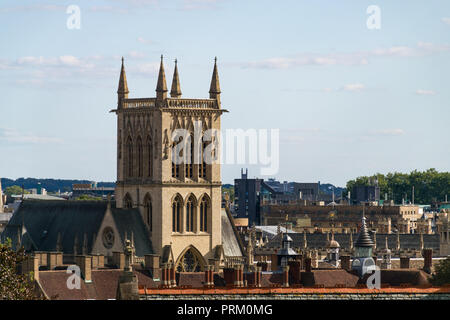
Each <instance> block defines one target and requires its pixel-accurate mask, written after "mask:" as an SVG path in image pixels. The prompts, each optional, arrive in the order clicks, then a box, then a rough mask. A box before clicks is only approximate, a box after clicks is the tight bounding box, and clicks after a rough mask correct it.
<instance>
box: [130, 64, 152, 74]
mask: <svg viewBox="0 0 450 320" xmlns="http://www.w3.org/2000/svg"><path fill="white" fill-rule="evenodd" d="M130 70H131V72H134V73H137V74H141V75H156V73H157V72H158V70H159V63H158V62H150V63H142V64H139V65H138V66H136V67H131V68H130Z"/></svg>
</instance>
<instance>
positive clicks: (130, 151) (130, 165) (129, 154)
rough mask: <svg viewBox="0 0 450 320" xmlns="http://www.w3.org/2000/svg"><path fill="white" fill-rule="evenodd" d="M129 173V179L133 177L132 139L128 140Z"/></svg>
mask: <svg viewBox="0 0 450 320" xmlns="http://www.w3.org/2000/svg"><path fill="white" fill-rule="evenodd" d="M126 149H127V173H128V177H133V140H132V139H131V137H128V139H127V145H126Z"/></svg>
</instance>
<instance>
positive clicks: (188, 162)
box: [185, 133, 194, 179]
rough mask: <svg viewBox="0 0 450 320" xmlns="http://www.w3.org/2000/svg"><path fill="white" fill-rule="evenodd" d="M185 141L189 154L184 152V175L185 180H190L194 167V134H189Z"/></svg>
mask: <svg viewBox="0 0 450 320" xmlns="http://www.w3.org/2000/svg"><path fill="white" fill-rule="evenodd" d="M187 139H188V140H187V143H186V148H189V152H186V157H185V169H186V172H185V175H186V177H187V178H191V179H192V177H193V166H194V134H193V133H191V134H190V135H189V137H188V138H187Z"/></svg>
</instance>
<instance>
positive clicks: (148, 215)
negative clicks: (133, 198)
mask: <svg viewBox="0 0 450 320" xmlns="http://www.w3.org/2000/svg"><path fill="white" fill-rule="evenodd" d="M144 208H145V219H146V222H147V226H148V230H149V231H150V232H151V231H152V230H153V207H152V200H151V198H150V196H147V197H146V198H145V201H144Z"/></svg>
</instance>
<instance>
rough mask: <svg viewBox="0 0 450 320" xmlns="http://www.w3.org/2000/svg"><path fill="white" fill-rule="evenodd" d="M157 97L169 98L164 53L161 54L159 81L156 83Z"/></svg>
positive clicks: (161, 98) (159, 98)
mask: <svg viewBox="0 0 450 320" xmlns="http://www.w3.org/2000/svg"><path fill="white" fill-rule="evenodd" d="M156 98H157V99H158V100H163V99H166V98H167V84H166V73H165V71H164V64H163V55H161V64H160V66H159V75H158V83H157V85H156Z"/></svg>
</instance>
